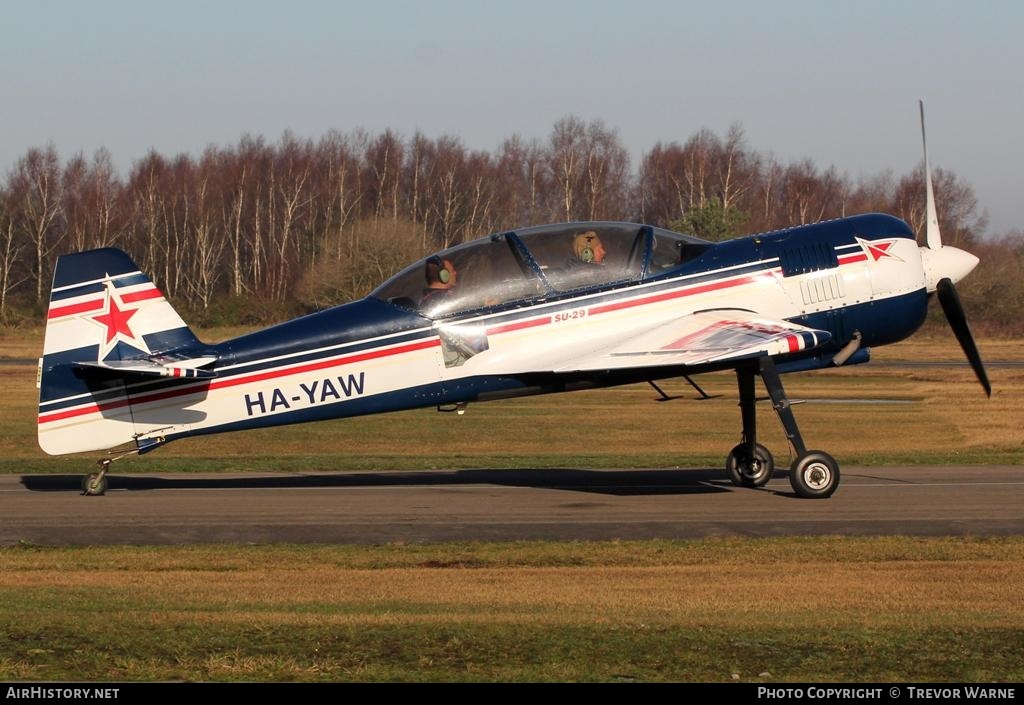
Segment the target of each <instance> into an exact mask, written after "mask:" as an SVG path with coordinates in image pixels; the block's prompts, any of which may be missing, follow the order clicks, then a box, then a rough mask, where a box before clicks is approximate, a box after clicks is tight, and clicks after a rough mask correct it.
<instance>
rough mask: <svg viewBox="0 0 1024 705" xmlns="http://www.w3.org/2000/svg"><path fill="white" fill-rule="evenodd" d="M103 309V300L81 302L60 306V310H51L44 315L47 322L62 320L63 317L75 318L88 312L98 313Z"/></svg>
mask: <svg viewBox="0 0 1024 705" xmlns="http://www.w3.org/2000/svg"><path fill="white" fill-rule="evenodd" d="M102 308H103V299H94V300H92V301H82V302H80V303H77V304H70V305H68V306H61V307H60V308H52V309H50V312H49V313H47V314H46V318H47V319H48V320H51V321H52V320H53V319H54V318H64V317H65V316H75V315H78V314H80V313H86V312H88V311H99V310H101V309H102Z"/></svg>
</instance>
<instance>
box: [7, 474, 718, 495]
mask: <svg viewBox="0 0 1024 705" xmlns="http://www.w3.org/2000/svg"><path fill="white" fill-rule="evenodd" d="M107 480H108V488H109V489H110V490H130V491H145V490H163V489H272V488H282V489H284V488H291V489H296V488H312V487H394V486H408V487H443V486H446V485H500V486H508V487H532V488H538V489H552V490H566V491H572V492H590V493H597V494H607V495H619V496H628V495H677V494H712V493H721V492H730V491H732V490H733V489H735V488H734V487H732V485H730V484H729V482H728V480H727V479H726V478H725V473H724V471H722V470H719V469H703V468H702V469H694V470H675V469H666V470H605V471H599V470H578V469H545V470H538V469H526V470H491V469H472V470H448V471H446V470H429V471H422V472H387V473H373V472H352V473H345V472H339V473H321V474H308V475H306V474H281V475H274V476H266V475H259V476H254V477H244V476H241V477H240V476H237V475H232V476H225V477H211V476H209V475H205V476H202V477H195V476H189V475H187V474H183V475H175V476H171V475H115V474H110V475H107ZM21 483H22V485H23V486H24V487H25V488H26V489H28V490H31V491H34V492H71V491H74V492H79V491H81V484H82V475H22V476H21Z"/></svg>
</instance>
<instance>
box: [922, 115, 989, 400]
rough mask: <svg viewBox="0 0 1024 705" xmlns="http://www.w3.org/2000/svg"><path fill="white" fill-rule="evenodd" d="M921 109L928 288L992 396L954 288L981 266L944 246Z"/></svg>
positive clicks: (969, 256)
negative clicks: (937, 300) (954, 284)
mask: <svg viewBox="0 0 1024 705" xmlns="http://www.w3.org/2000/svg"><path fill="white" fill-rule="evenodd" d="M919 105H920V108H921V144H922V146H923V147H924V183H925V191H926V192H927V200H926V204H925V207H926V218H927V223H926V230H925V243H926V244H927V247H922V248H921V262H922V264H923V265H924V273H925V286H926V288H927V290H928V291H929V292H932V291H934V292H936V294H937V295H938V299H939V304H940V305H941V306H942V312H943V313H944V314H945V315H946V320H947V321H949V327H950V328H952V329H953V334H954V335H955V336H956V339H957V342H959V343H960V347H961V348H962V349H963V351H964V354H965V355H966V356H967V361H968V362H969V363H970V364H971V369H973V370H974V374H975V376H977V378H978V381H979V382H981V386H982V387H983V388H984V389H985V394H987V395H988V396H990V397H991V396H992V385H991V384H989V381H988V374H987V373H986V372H985V365H984V363H983V362H982V361H981V354H980V353H979V352H978V345H977V343H975V342H974V336H973V335H971V329H970V327H969V326H968V325H967V315H966V314H965V313H964V307H963V304H962V303H960V295H959V294H957V292H956V287H955V286H953V282H954V281H960V279H962V278H963V277H965V276H967V274H969V273H970V272H971V270H972V269H974V267H975V266H976V265H977V264H978V258H977V257H975V256H974V255H972V254H971V253H970V252H964V251H963V250H961V249H958V248H956V247H948V246H943V244H942V236H941V234H940V233H939V217H938V214H937V212H936V209H935V192H934V190H933V189H932V170H931V166H930V165H929V163H928V142H927V139H926V138H925V133H924V101H923V100H922V101H919Z"/></svg>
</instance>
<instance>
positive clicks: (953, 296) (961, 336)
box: [936, 277, 992, 396]
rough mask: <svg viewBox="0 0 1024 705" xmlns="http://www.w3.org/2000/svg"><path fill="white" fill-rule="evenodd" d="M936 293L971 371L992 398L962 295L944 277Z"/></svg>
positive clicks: (990, 387)
mask: <svg viewBox="0 0 1024 705" xmlns="http://www.w3.org/2000/svg"><path fill="white" fill-rule="evenodd" d="M936 291H937V292H938V294H939V304H941V305H942V312H943V313H944V314H946V320H947V321H949V326H950V328H952V329H953V334H954V335H955V336H956V339H957V342H959V343H960V347H961V348H963V351H964V354H965V355H967V361H968V362H969V363H971V369H973V370H974V374H975V375H976V376H977V377H978V381H979V382H981V386H982V387H984V388H985V394H986V395H988V396H992V385H991V384H989V382H988V374H986V372H985V365H984V363H983V362H982V361H981V354H980V353H979V352H978V346H977V344H976V343H975V342H974V336H972V335H971V329H970V327H969V326H968V325H967V316H966V315H964V307H963V304H961V303H960V295H959V294H958V293H956V287H955V286H953V282H952V281H951V280H950V279H949V278H948V277H944V278H942V279H940V280H939V284H938V288H937V289H936Z"/></svg>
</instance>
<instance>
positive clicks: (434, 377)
mask: <svg viewBox="0 0 1024 705" xmlns="http://www.w3.org/2000/svg"><path fill="white" fill-rule="evenodd" d="M583 229H586V230H591V231H595V232H598V233H599V234H601V235H602V237H603V239H604V240H605V241H606V242H607V243H608V246H609V249H610V250H611V252H610V255H609V260H613V259H614V258H618V259H619V262H620V264H619V266H618V267H617V268H615V269H613V268H612V267H613V265H611V264H608V265H606V269H605V270H604V271H600V272H597V278H596V279H595V280H593V281H590V282H585V283H584V284H583V285H580V282H579V281H578V280H573V281H571V282H570V284H569V285H566V286H559V285H558V283H557V281H556V279H557V275H555V272H556V269H558V267H557V265H558V264H560V263H561V262H562V261H563V260H562V257H563V254H564V252H563V251H567V247H566V242H568V240H569V239H570V237H571V235H572V233H573V232H575V231H579V230H583ZM542 243H543V245H544V247H541V244H542ZM659 248H660V249H661V250H663V251H662V252H661V253H660V255H661V260H659V259H658V257H659V252H658V250H659ZM506 255H508V257H507V258H508V260H509V262H511V264H509V265H508V266H509V271H505V272H502V273H501V276H502V281H501V282H500V283H489V282H488V281H487V280H486V279H483V278H481V279H479V280H477V281H474V280H473V277H472V274H471V273H470V268H472V267H474V266H475V267H478V268H484V267H486V266H490V267H491V269H490V270H488V272H487V273H493V269H494V267H495V265H494V263H493V262H491V263H487V262H486V258H488V257H492V258H498V257H506ZM441 256H443V257H444V258H445V259H446V260H452V261H454V262H455V264H456V266H458V267H459V269H460V271H461V272H462V274H460V276H461V281H460V284H459V286H460V287H462V288H464V292H463V294H462V298H461V299H458V300H455V301H454V302H451V301H449V302H447V308H446V310H444V311H440V312H434V313H431V312H427V311H422V310H419V309H418V308H417V305H416V301H415V298H414V297H415V294H416V292H417V290H418V289H420V288H422V286H423V284H422V275H421V274H420V272H421V270H422V266H423V265H422V263H417V264H415V265H413V266H412V267H410V268H408V269H407V270H405V271H404V272H402V273H401V274H399V275H397V276H396V277H395V278H394V279H392V280H390V281H389V282H388V283H386V284H385V285H383V286H382V287H380V289H378V290H377V291H376V292H375V293H374V295H371V296H370V297H367V298H366V299H363V300H360V301H356V302H353V303H350V304H346V305H342V306H338V307H335V308H332V309H329V310H325V311H322V312H319V313H315V314H312V315H309V316H305V317H303V318H300V319H296V320H294V321H290V322H288V323H283V324H280V325H277V326H274V327H271V328H268V329H266V330H262V331H259V332H256V333H252V334H249V335H245V336H242V337H240V338H236V339H233V340H229V341H226V342H224V343H220V344H216V345H204V344H202V343H199V342H198V341H197V340H195V338H194V336H192V335H191V333H189V332H188V330H187V328H185V327H184V324H183V323H181V321H180V318H178V317H177V315H176V314H173V309H171V308H170V306H169V304H167V302H166V300H165V299H163V297H162V295H160V294H159V291H158V290H157V289H155V287H153V285H152V283H151V282H149V280H148V279H147V278H145V277H144V276H143V275H142V274H141V273H139V272H138V270H137V269H136V268H135V266H134V265H133V264H132V263H131V262H130V260H128V258H127V257H126V256H124V255H121V254H120V253H117V252H116V251H113V250H100V251H94V252H91V253H81V254H76V255H71V256H69V257H67V258H61V259H62V264H65V265H67V267H64V268H63V269H62V265H61V264H58V279H61V277H66V272H65V270H69V269H71V268H72V267H73V269H74V270H75V271H77V272H80V273H81V274H82V275H84V276H83V277H80V278H82V281H81V282H79V283H78V287H79V289H80V291H79V290H76V288H75V286H76V285H75V283H74V282H69V283H64V282H63V281H59V282H58V284H59V285H58V286H56V287H55V288H56V294H57V295H56V296H55V298H54V300H53V301H52V303H51V307H50V318H49V322H48V329H47V341H46V350H45V354H44V357H43V360H42V367H43V374H42V381H43V384H42V388H41V396H40V407H39V439H40V445H41V446H42V447H43V449H44V450H46V451H47V452H49V453H70V452H80V451H88V450H97V449H104V448H109V447H113V446H117V445H120V444H124V443H129V442H135V443H137V444H138V445H139V447H140V448H141V449H143V450H149V449H151V448H154V447H156V446H158V445H160V444H162V443H165V442H167V441H170V440H173V439H176V438H183V437H187V436H191V435H197V434H206V433H216V432H221V431H228V430H239V429H245V428H256V427H261V426H270V425H278V424H288V423H299V422H304V421H316V420H322V419H329V418H338V417H346V416H355V415H361V414H369V413H378V412H385V411H395V410H399V409H409V408H416V407H428V406H435V405H446V404H453V403H461V402H470V401H477V400H486V399H493V398H499V397H503V396H512V395H519V394H531V393H545V392H554V391H562V390H565V389H575V388H585V387H593V386H608V385H615V384H623V383H628V382H635V381H642V380H647V379H658V378H664V377H668V376H673V375H678V374H681V373H686V374H691V373H698V372H701V371H706V370H710V369H722V368H729V367H732V366H734V365H735V363H736V361H737V360H740V359H743V358H744V357H749V356H751V355H762V354H767V355H772V356H774V357H776V358H777V362H778V365H779V367H780V368H781V369H782V370H783V371H785V370H786V367H787V365H788V366H791V367H793V368H802V369H806V368H814V367H823V366H826V365H829V364H831V362H830V361H831V358H832V356H833V355H834V354H835V352H836V351H837V350H839V349H840V348H842V347H843V346H845V345H846V344H847V343H848V342H849V341H850V340H851V338H852V337H853V335H854V332H855V331H856V332H857V333H858V334H859V336H860V337H861V345H862V346H863V348H867V347H868V346H872V345H882V344H886V343H892V342H896V341H898V340H902V339H903V338H905V337H907V336H909V335H911V334H912V333H913V332H914V331H915V330H916V329H917V328H918V327H919V326H920V324H921V323H922V321H923V320H924V316H925V311H926V305H927V286H926V279H925V275H924V270H923V266H922V259H921V255H920V248H918V246H917V245H916V243H915V241H914V237H913V234H912V233H911V231H910V229H909V228H908V227H907V225H906V224H905V223H903V222H902V221H900V220H898V219H895V218H892V217H889V216H883V215H866V216H859V217H854V218H846V219H842V220H835V221H829V222H825V223H820V224H815V225H809V226H803V227H798V228H792V229H788V230H783V231H777V232H773V233H769V234H764V235H755V236H751V237H745V238H741V239H737V240H732V241H729V242H725V243H721V244H714V245H713V244H710V243H704V242H702V241H698V240H696V239H695V238H689V237H685V236H679V235H677V234H674V233H669V232H668V231H663V230H660V229H657V228H650V227H646V226H637V225H630V224H621V223H587V224H562V225H558V226H552V227H542V228H531V229H527V230H524V231H521V232H513V233H504V234H500V235H496V236H491V237H489V238H484V239H482V240H479V241H476V242H475V243H470V244H469V245H464V246H461V247H458V248H453V250H450V251H447V252H444V253H441ZM630 257H632V264H629V263H628V262H627V261H626V260H627V259H628V258H630ZM75 258H77V260H76V259H75ZM84 258H91V259H93V260H95V261H94V262H92V263H90V264H89V266H82V265H83V262H82V261H81V260H83V259H84ZM666 258H667V260H668V262H667V263H666V262H665V261H664V260H665V259H666ZM677 259H680V260H682V261H674V260H677ZM101 270H102V271H103V273H104V277H105V279H102V280H100V281H97V280H98V279H100V278H99V277H91V276H90V274H89V273H90V272H99V271H101ZM120 270H125V271H120ZM511 278H517V279H518V281H512V282H511V283H509V281H508V280H509V279H511ZM492 284H493V285H492ZM139 291H142V292H148V293H143V294H139V293H138V292H139ZM119 292H125V293H124V294H119ZM65 293H66V294H69V295H67V296H62V295H61V294H65ZM112 308H113V310H115V311H117V312H118V314H119V315H120V316H121V317H122V318H124V317H125V316H130V317H128V318H126V320H125V321H124V322H123V324H120V325H121V328H122V329H123V330H121V329H118V328H117V325H118V323H119V322H118V321H114V323H113V324H111V323H110V318H111V316H112V314H111V309H112ZM133 308H134V309H136V311H137V313H135V314H128V313H126V312H127V311H130V310H132V309H133ZM154 309H155V310H154ZM97 319H101V320H99V321H97ZM168 324H171V327H169V328H168ZM129 336H131V337H129ZM88 338H91V340H88ZM645 338H647V339H649V340H651V341H652V342H650V343H649V344H648V345H647V346H646V347H642V348H641V349H633V348H631V347H630V344H631V343H632V342H635V341H638V340H643V339H645ZM83 342H88V343H89V344H86V345H82V343H83ZM139 343H141V344H139ZM161 356H163V357H165V358H167V360H168V362H167V363H165V367H167V368H168V369H170V370H173V369H175V364H177V365H178V368H177V369H179V370H180V371H181V374H179V375H178V376H174V373H173V372H171V373H169V374H167V375H166V376H158V375H153V374H146V373H145V371H139V372H135V371H133V370H131V369H125V368H122V369H120V370H119V369H118V368H117V367H118V365H122V366H130V364H131V361H132V358H133V357H134V358H138V359H139V360H144V361H147V363H148V362H153V361H158V360H159V358H160V357H161ZM863 359H866V354H865V353H864V352H863V351H862V352H860V353H859V355H858V356H857V357H856V358H855V359H854V361H860V360H863ZM175 360H178V363H175V362H174V361H175ZM196 360H199V361H202V364H201V366H199V365H193V364H191V363H190V362H189V361H196ZM89 362H93V363H96V364H97V365H100V366H103V365H106V366H107V367H106V368H102V367H95V366H94V367H91V368H87V367H84V366H83V365H82V364H81V363H89ZM188 370H193V371H194V372H196V373H201V374H203V375H204V376H202V377H199V376H188V372H187V371H188ZM90 378H92V382H93V383H92V384H90ZM100 378H103V380H104V381H103V383H100V382H99V381H98V380H99V379H100Z"/></svg>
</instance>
